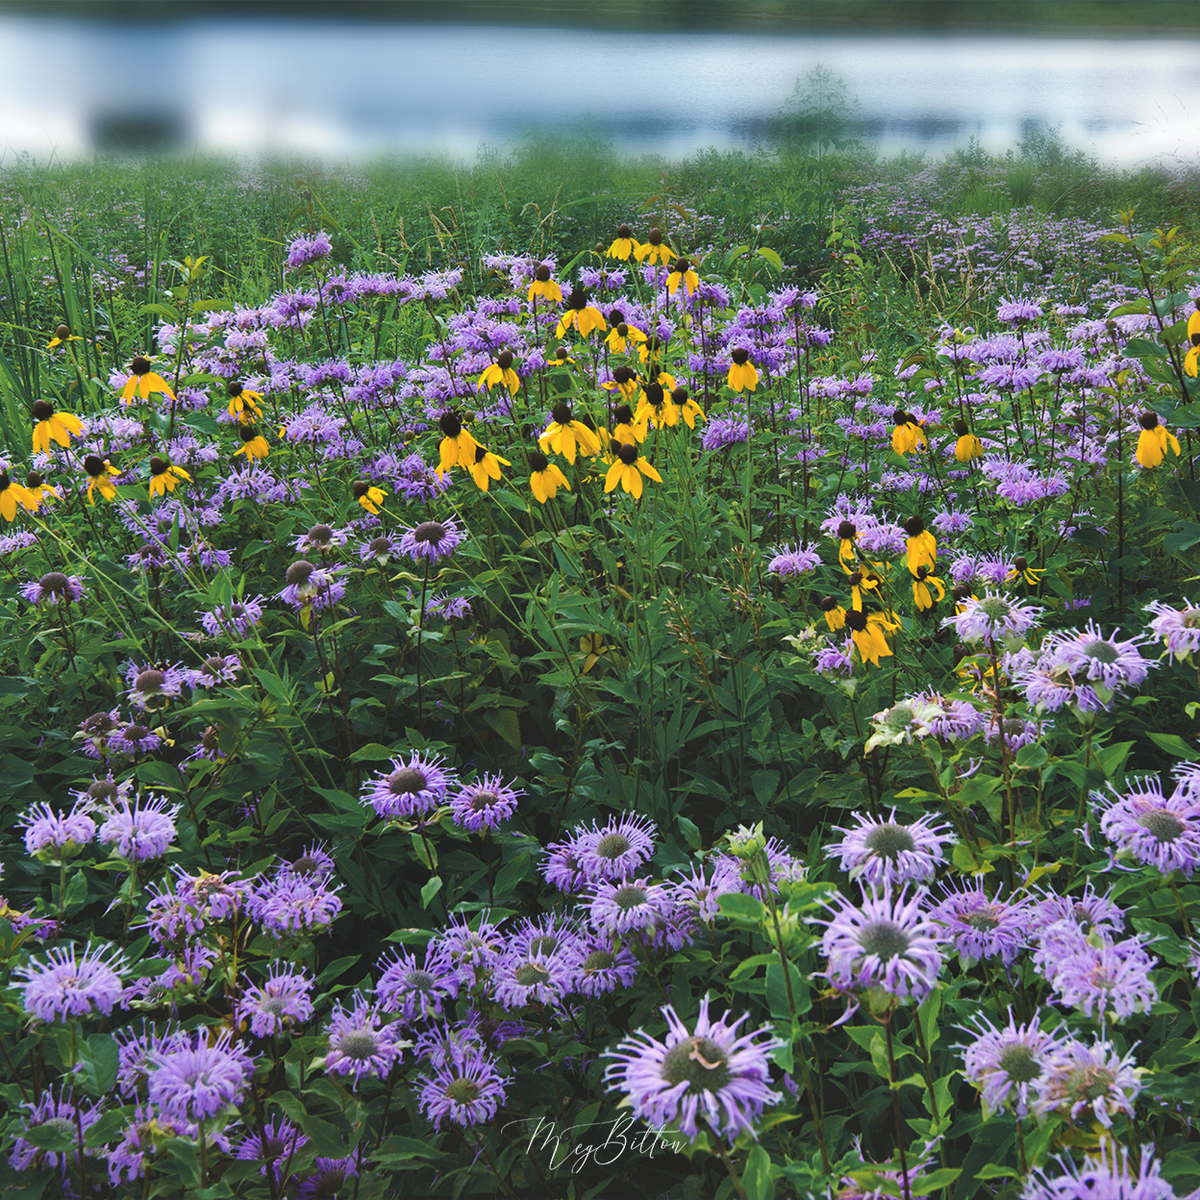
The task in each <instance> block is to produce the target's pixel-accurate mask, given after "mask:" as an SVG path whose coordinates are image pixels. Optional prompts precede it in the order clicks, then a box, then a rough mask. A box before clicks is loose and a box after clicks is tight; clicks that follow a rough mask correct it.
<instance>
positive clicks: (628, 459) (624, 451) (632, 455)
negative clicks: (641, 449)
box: [617, 442, 638, 467]
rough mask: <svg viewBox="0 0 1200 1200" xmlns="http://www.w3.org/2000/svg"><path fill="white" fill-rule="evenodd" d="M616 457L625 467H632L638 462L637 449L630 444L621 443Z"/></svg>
mask: <svg viewBox="0 0 1200 1200" xmlns="http://www.w3.org/2000/svg"><path fill="white" fill-rule="evenodd" d="M617 457H618V458H619V459H620V460H621V461H622V462H623V463H624V464H625V465H626V466H627V467H632V466H633V464H634V463H635V462H637V460H638V448H637V446H635V445H634V444H633V443H632V442H622V443H621V445H620V446H619V447H618V449H617Z"/></svg>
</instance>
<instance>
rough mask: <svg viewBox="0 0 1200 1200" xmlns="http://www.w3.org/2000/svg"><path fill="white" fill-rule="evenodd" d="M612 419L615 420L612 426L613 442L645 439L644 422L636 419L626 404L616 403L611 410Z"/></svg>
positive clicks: (645, 428)
mask: <svg viewBox="0 0 1200 1200" xmlns="http://www.w3.org/2000/svg"><path fill="white" fill-rule="evenodd" d="M613 420H614V421H615V422H616V424H615V425H613V428H612V439H613V441H614V442H644V441H645V440H646V433H647V425H646V422H645V421H639V420H637V419H636V418H635V417H634V415H633V409H632V408H630V407H629V405H628V404H618V405H617V407H616V408H615V409H614V410H613Z"/></svg>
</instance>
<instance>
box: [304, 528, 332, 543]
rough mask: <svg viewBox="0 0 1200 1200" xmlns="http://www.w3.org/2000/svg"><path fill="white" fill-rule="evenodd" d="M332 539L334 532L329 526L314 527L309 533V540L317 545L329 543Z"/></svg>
mask: <svg viewBox="0 0 1200 1200" xmlns="http://www.w3.org/2000/svg"><path fill="white" fill-rule="evenodd" d="M331 537H333V530H332V529H330V528H329V526H328V525H314V526H313V527H312V528H311V529H310V530H309V531H308V540H309V541H310V542H314V543H316V544H317V545H321V544H323V543H325V542H328V541H329V539H330V538H331Z"/></svg>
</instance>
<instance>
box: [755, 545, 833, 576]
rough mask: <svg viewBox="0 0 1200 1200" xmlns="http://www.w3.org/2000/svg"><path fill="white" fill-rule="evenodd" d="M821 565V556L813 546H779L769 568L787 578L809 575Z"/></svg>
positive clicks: (768, 565)
mask: <svg viewBox="0 0 1200 1200" xmlns="http://www.w3.org/2000/svg"><path fill="white" fill-rule="evenodd" d="M820 565H821V556H820V555H819V554H818V553H817V552H816V550H814V549H813V548H812V547H811V546H778V547H776V549H775V556H774V557H773V558H772V559H771V561H770V562H769V563H768V564H767V570H768V571H771V572H773V573H774V574H776V575H780V576H782V577H783V578H784V579H787V578H789V577H791V576H795V575H807V574H808V573H809V572H811V571H815V570H816V569H817V568H818V567H819V566H820Z"/></svg>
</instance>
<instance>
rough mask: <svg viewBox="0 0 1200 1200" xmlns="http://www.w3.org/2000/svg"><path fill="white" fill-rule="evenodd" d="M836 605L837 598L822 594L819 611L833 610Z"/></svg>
mask: <svg viewBox="0 0 1200 1200" xmlns="http://www.w3.org/2000/svg"><path fill="white" fill-rule="evenodd" d="M837 606H838V602H837V600H835V599H834V597H832V596H822V597H821V611H822V612H833V610H834V609H835V608H837Z"/></svg>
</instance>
